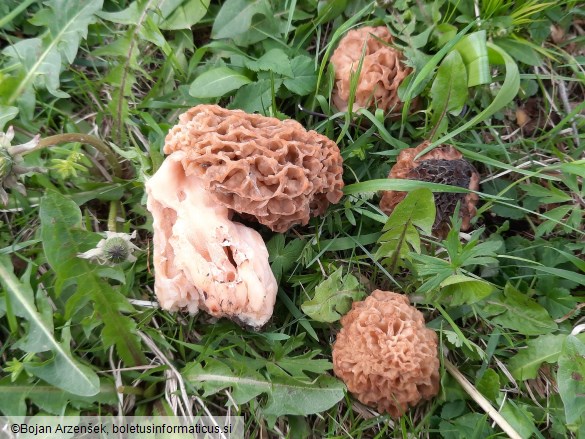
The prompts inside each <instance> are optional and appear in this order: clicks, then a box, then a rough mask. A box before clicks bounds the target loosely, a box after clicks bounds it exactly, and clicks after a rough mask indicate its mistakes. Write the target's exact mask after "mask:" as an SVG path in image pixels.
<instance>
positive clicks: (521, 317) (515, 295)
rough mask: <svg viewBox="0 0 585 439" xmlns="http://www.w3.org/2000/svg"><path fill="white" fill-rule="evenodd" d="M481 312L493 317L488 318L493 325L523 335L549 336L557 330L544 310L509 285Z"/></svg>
mask: <svg viewBox="0 0 585 439" xmlns="http://www.w3.org/2000/svg"><path fill="white" fill-rule="evenodd" d="M483 312H484V313H486V314H487V315H488V316H494V317H491V318H490V320H491V321H492V322H493V323H495V324H497V325H501V326H503V327H504V328H509V329H513V330H516V331H518V332H520V333H521V334H524V335H543V334H549V333H551V332H553V331H555V330H556V329H557V328H558V326H557V324H556V323H555V321H554V320H553V319H552V318H551V316H550V315H549V314H548V312H547V311H546V309H544V308H543V307H542V306H540V305H539V304H538V303H537V302H535V301H534V300H532V299H531V298H530V297H528V296H527V295H525V294H522V293H521V292H520V291H518V290H517V289H516V288H514V287H513V286H512V285H511V284H507V285H506V287H505V288H504V292H503V294H499V295H498V296H495V297H494V298H492V299H490V300H488V301H487V305H485V306H484V307H483Z"/></svg>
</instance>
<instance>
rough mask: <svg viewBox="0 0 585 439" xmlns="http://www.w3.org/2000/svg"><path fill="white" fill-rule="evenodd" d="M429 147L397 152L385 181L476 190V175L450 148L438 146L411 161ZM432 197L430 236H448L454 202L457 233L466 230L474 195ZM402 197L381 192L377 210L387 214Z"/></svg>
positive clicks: (458, 154) (472, 213) (459, 155)
mask: <svg viewBox="0 0 585 439" xmlns="http://www.w3.org/2000/svg"><path fill="white" fill-rule="evenodd" d="M429 145H430V143H429V142H424V143H422V144H421V145H419V146H417V147H416V148H407V149H403V150H402V151H400V154H398V159H397V161H396V164H395V165H394V166H393V167H392V169H391V170H390V174H389V175H388V178H401V179H409V180H421V181H428V182H432V183H442V184H448V185H452V186H460V187H463V188H466V189H470V190H472V191H477V190H478V189H479V173H478V172H477V170H476V169H475V168H474V167H473V166H472V165H471V164H470V163H469V162H468V161H467V160H465V159H464V158H463V156H462V155H461V153H460V152H459V151H457V150H456V149H455V148H454V147H452V146H451V145H441V146H439V147H437V148H435V149H433V150H431V151H429V152H428V153H426V154H424V155H423V156H421V157H419V158H418V159H415V157H416V156H417V155H418V154H419V153H420V152H421V151H422V150H424V149H425V148H426V147H428V146H429ZM434 196H435V205H436V207H437V216H436V218H435V223H434V225H433V233H434V234H435V235H436V236H437V237H439V238H442V237H445V236H446V235H447V233H449V229H450V224H451V221H450V218H451V216H452V215H453V213H454V212H455V208H456V206H457V203H460V208H459V216H460V217H461V230H467V229H469V226H470V224H471V219H472V218H473V217H474V216H475V212H476V209H475V205H476V204H477V201H478V200H479V197H478V196H477V194H475V193H467V194H466V193H449V192H439V193H435V194H434ZM405 197H406V192H401V191H385V192H384V193H383V194H382V199H381V200H380V209H382V211H384V213H386V214H387V215H390V214H391V213H392V211H393V210H394V208H395V207H396V205H397V204H398V203H400V202H401V201H402V200H403V199H404V198H405Z"/></svg>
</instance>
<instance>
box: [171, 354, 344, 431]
mask: <svg viewBox="0 0 585 439" xmlns="http://www.w3.org/2000/svg"><path fill="white" fill-rule="evenodd" d="M206 363H207V364H206V365H205V366H202V365H201V363H198V362H197V363H189V364H187V366H186V367H185V369H184V370H183V372H182V376H183V377H184V379H185V380H186V381H187V382H188V383H190V384H191V385H193V386H194V387H195V388H197V389H203V390H204V395H205V396H207V395H212V394H215V393H217V392H219V391H221V390H222V389H225V388H228V387H229V388H231V389H232V392H231V393H232V396H233V398H234V401H235V402H236V403H237V404H243V403H246V402H248V401H250V400H251V399H252V398H255V397H257V396H259V395H261V394H267V395H268V400H267V402H266V404H265V405H264V406H263V407H262V409H263V412H264V415H265V416H266V419H267V421H268V424H269V426H272V425H274V422H275V421H276V418H277V417H278V416H282V415H289V414H292V415H301V416H306V415H310V414H314V413H318V412H321V411H323V410H327V409H329V408H331V407H332V406H333V405H335V404H336V403H337V402H339V401H340V400H341V399H342V398H343V396H344V393H345V386H344V385H343V383H341V382H340V381H338V380H336V379H335V378H333V377H330V376H321V377H319V378H317V379H316V380H314V381H301V380H298V379H294V378H284V377H275V378H273V379H272V380H269V379H267V378H266V377H264V376H263V375H261V374H259V373H256V372H252V371H246V372H239V373H235V372H234V371H232V370H231V369H230V368H229V367H228V366H226V365H225V364H223V363H221V362H219V361H217V360H212V359H209V360H207V362H206Z"/></svg>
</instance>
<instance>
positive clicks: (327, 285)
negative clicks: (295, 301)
mask: <svg viewBox="0 0 585 439" xmlns="http://www.w3.org/2000/svg"><path fill="white" fill-rule="evenodd" d="M364 296H365V292H364V290H363V288H362V286H361V285H360V283H359V281H358V280H357V278H356V277H355V276H354V275H352V274H350V273H348V274H346V275H345V276H343V267H339V268H338V269H337V270H335V271H334V272H333V273H332V274H331V276H329V277H328V278H327V279H325V280H324V281H323V282H321V283H320V284H319V285H317V287H316V288H315V296H314V297H313V299H312V300H307V301H305V302H304V303H303V304H302V305H301V309H302V310H303V312H304V313H305V314H307V315H308V316H309V317H311V318H312V319H314V320H317V321H319V322H328V323H331V322H335V321H337V320H339V319H340V318H341V316H342V315H344V314H345V313H346V312H348V311H349V309H350V308H351V304H352V302H353V301H355V300H361V299H363V297H364Z"/></svg>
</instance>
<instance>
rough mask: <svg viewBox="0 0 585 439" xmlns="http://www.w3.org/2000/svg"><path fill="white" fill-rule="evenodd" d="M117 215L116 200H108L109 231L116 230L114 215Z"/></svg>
mask: <svg viewBox="0 0 585 439" xmlns="http://www.w3.org/2000/svg"><path fill="white" fill-rule="evenodd" d="M117 216H118V202H117V201H110V212H109V214H108V230H109V231H110V232H117V231H118V228H117V227H116V224H117V223H116V217H117Z"/></svg>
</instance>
